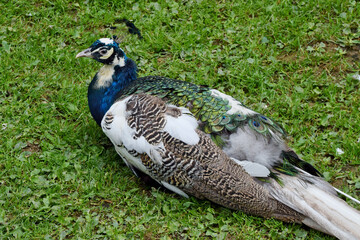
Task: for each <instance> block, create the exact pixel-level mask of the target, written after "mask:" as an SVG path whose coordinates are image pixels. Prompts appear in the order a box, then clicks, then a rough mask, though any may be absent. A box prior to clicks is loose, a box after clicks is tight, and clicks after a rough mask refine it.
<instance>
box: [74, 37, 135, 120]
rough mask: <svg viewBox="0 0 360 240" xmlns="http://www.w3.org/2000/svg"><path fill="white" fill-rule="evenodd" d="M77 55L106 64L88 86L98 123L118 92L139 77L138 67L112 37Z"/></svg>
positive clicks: (93, 114) (96, 42)
mask: <svg viewBox="0 0 360 240" xmlns="http://www.w3.org/2000/svg"><path fill="white" fill-rule="evenodd" d="M77 57H90V58H93V59H95V60H97V61H99V62H101V63H103V64H105V65H104V66H103V67H102V68H101V69H100V71H99V72H98V73H97V74H96V75H95V77H94V78H93V80H92V81H91V83H90V85H89V88H88V103H89V108H90V112H91V115H92V116H93V118H94V119H95V121H96V122H97V124H98V125H100V123H101V120H102V118H103V117H104V115H105V113H106V112H107V110H109V108H110V107H111V105H112V104H113V103H114V101H115V100H116V94H117V93H118V92H120V91H121V90H122V89H124V88H125V87H126V86H127V85H129V84H130V83H131V82H132V81H133V80H135V79H136V78H137V67H136V64H135V63H134V61H133V60H131V59H129V58H127V57H126V55H125V53H124V51H123V50H122V49H121V48H120V47H119V45H118V44H117V43H116V42H115V41H113V40H111V39H107V38H105V39H99V40H97V41H95V42H94V43H93V44H92V45H91V46H90V47H89V48H88V49H86V50H84V51H82V52H81V53H79V54H78V55H77Z"/></svg>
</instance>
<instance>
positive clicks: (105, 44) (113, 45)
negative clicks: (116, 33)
mask: <svg viewBox="0 0 360 240" xmlns="http://www.w3.org/2000/svg"><path fill="white" fill-rule="evenodd" d="M115 40H116V38H115V37H114V39H111V38H100V39H99V40H96V41H95V42H94V43H93V44H91V46H90V47H89V48H87V49H85V50H84V51H82V52H79V53H78V54H77V55H76V58H79V57H88V58H93V59H95V60H96V61H98V62H101V63H103V64H108V65H120V67H123V66H125V60H126V58H127V57H126V55H125V53H124V51H123V50H122V49H121V48H120V47H119V44H118V43H117V42H116V41H115Z"/></svg>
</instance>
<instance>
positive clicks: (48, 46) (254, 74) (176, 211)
mask: <svg viewBox="0 0 360 240" xmlns="http://www.w3.org/2000/svg"><path fill="white" fill-rule="evenodd" d="M0 7H1V9H2V14H1V15H0V22H1V23H2V24H1V26H0V44H1V47H0V49H1V51H0V64H1V68H0V76H1V77H0V112H1V115H0V124H1V129H0V132H1V139H0V146H1V148H0V238H1V239H72V238H74V239H139V238H141V239H179V238H185V239H186V238H188V239H198V238H201V239H211V238H217V239H234V238H237V239H305V238H306V239H332V238H331V237H329V236H326V235H324V234H322V233H319V232H317V231H314V230H310V229H306V228H304V227H302V226H300V225H297V224H286V223H283V222H280V221H276V220H272V219H267V220H264V219H262V218H259V217H253V216H247V215H245V214H243V213H241V212H236V211H231V210H228V209H226V208H222V207H220V206H217V205H215V204H212V203H210V202H208V201H202V200H197V199H195V198H190V199H184V198H181V197H178V196H176V195H174V194H169V193H164V192H161V191H158V190H156V189H151V188H149V187H147V186H145V185H144V184H143V183H141V182H140V181H139V180H138V179H136V178H135V177H134V176H133V174H132V173H131V172H130V171H129V170H128V169H127V168H126V166H125V165H124V164H123V163H122V162H120V159H119V157H118V156H117V155H116V153H115V151H114V150H113V148H112V146H111V144H110V142H109V141H108V139H107V138H106V137H105V136H104V134H103V133H102V131H101V129H100V128H99V127H97V126H96V124H95V122H94V121H93V120H92V118H91V116H90V113H89V111H88V107H87V98H86V94H87V86H88V84H89V82H90V81H91V79H92V77H93V75H94V74H95V73H96V71H97V70H98V69H99V68H100V64H99V63H96V62H95V61H90V60H84V59H80V60H77V59H75V55H76V53H78V52H79V51H80V50H83V49H85V48H87V47H88V46H89V45H90V44H91V43H92V42H93V41H95V40H96V39H98V38H100V37H110V36H112V35H113V34H116V35H118V36H121V37H122V38H123V42H122V44H121V45H122V47H123V49H124V50H125V51H126V53H127V55H128V56H129V57H130V58H132V59H134V60H135V61H136V62H137V63H138V66H139V69H140V71H139V75H140V76H146V75H163V76H168V77H172V78H178V79H182V80H186V81H191V82H194V83H197V84H207V85H210V86H211V87H214V88H218V89H221V90H222V91H224V92H226V93H228V94H231V95H233V96H234V97H237V98H238V99H241V100H243V102H245V104H247V105H248V106H250V107H251V108H252V109H254V110H257V111H260V112H262V113H264V114H265V115H268V116H271V117H272V118H274V119H276V120H278V122H280V123H282V125H283V126H284V128H285V129H286V130H287V132H288V133H289V135H290V136H291V137H290V138H289V145H290V146H291V147H292V148H294V149H295V150H296V152H298V153H299V154H300V156H302V157H303V158H304V159H305V160H306V161H308V162H310V163H312V164H314V165H315V166H316V167H317V168H318V169H319V170H320V171H321V172H322V173H324V176H325V178H326V179H327V180H328V181H330V182H331V183H332V184H333V185H335V186H337V187H339V188H340V189H342V190H344V191H345V192H348V193H350V194H351V195H353V196H357V198H359V197H360V175H359V165H360V158H359V155H360V146H359V144H360V143H359V141H360V120H359V117H360V115H359V111H360V90H359V84H360V82H359V80H356V79H353V78H352V75H353V74H354V73H358V71H359V61H358V60H359V55H358V53H359V49H360V48H359V43H360V38H359V37H360V19H359V15H360V5H359V3H358V2H356V1H348V0H331V1H328V0H318V1H287V0H281V1H280V0H279V1H269V0H259V1H244V2H240V1H234V2H230V1H218V2H215V1H202V0H197V1H192V0H189V1H183V2H181V1H179V2H173V1H162V2H150V1H126V2H125V1H106V0H102V1H97V0H95V1H64V0H61V1H60V0H50V1H45V0H38V1H24V0H18V1H16V0H14V1H10V2H8V3H5V2H4V1H2V2H1V3H0ZM124 17H125V18H128V19H131V20H134V21H135V23H136V25H137V27H139V28H140V30H141V32H142V34H143V36H144V38H143V40H139V39H137V37H136V36H134V35H130V34H128V33H127V29H126V27H125V26H124V25H123V24H121V23H117V21H116V20H117V19H119V18H124ZM110 26H115V27H117V28H116V29H115V30H114V29H110V28H109V27H110ZM337 148H339V149H342V150H343V151H344V153H343V154H341V155H340V154H338V153H337V150H336V149H337Z"/></svg>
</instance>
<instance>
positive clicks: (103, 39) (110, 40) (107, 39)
mask: <svg viewBox="0 0 360 240" xmlns="http://www.w3.org/2000/svg"><path fill="white" fill-rule="evenodd" d="M99 41H100V42H102V43H105V45H108V44H111V43H114V40H112V39H111V38H100V39H99Z"/></svg>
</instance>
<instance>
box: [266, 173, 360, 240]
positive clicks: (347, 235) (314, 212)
mask: <svg viewBox="0 0 360 240" xmlns="http://www.w3.org/2000/svg"><path fill="white" fill-rule="evenodd" d="M306 177H307V176H306ZM281 178H282V181H283V182H284V185H283V186H280V185H279V184H277V183H276V181H272V182H271V183H270V184H267V186H266V187H267V188H268V189H269V191H270V193H271V195H272V196H273V197H274V198H275V199H277V200H278V201H280V202H282V203H283V204H286V205H288V206H289V207H291V208H293V209H295V210H296V211H298V212H299V213H301V214H303V215H305V216H306V218H305V219H304V220H303V223H304V224H306V225H308V226H309V227H312V228H315V229H317V230H320V231H322V232H325V233H327V234H330V235H333V236H335V237H337V238H339V239H360V212H359V211H358V210H356V209H354V208H352V207H351V206H349V205H348V204H347V203H346V202H345V201H343V200H342V199H340V198H338V197H337V196H336V195H334V194H333V193H332V192H330V193H328V192H327V191H326V188H325V189H324V188H320V187H319V185H321V184H324V185H326V184H327V183H326V182H324V181H322V180H321V179H320V178H317V179H318V181H319V182H318V184H316V185H315V184H313V183H310V182H305V181H303V180H301V179H300V178H294V177H291V176H286V175H282V176H281ZM314 178H315V177H314Z"/></svg>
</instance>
